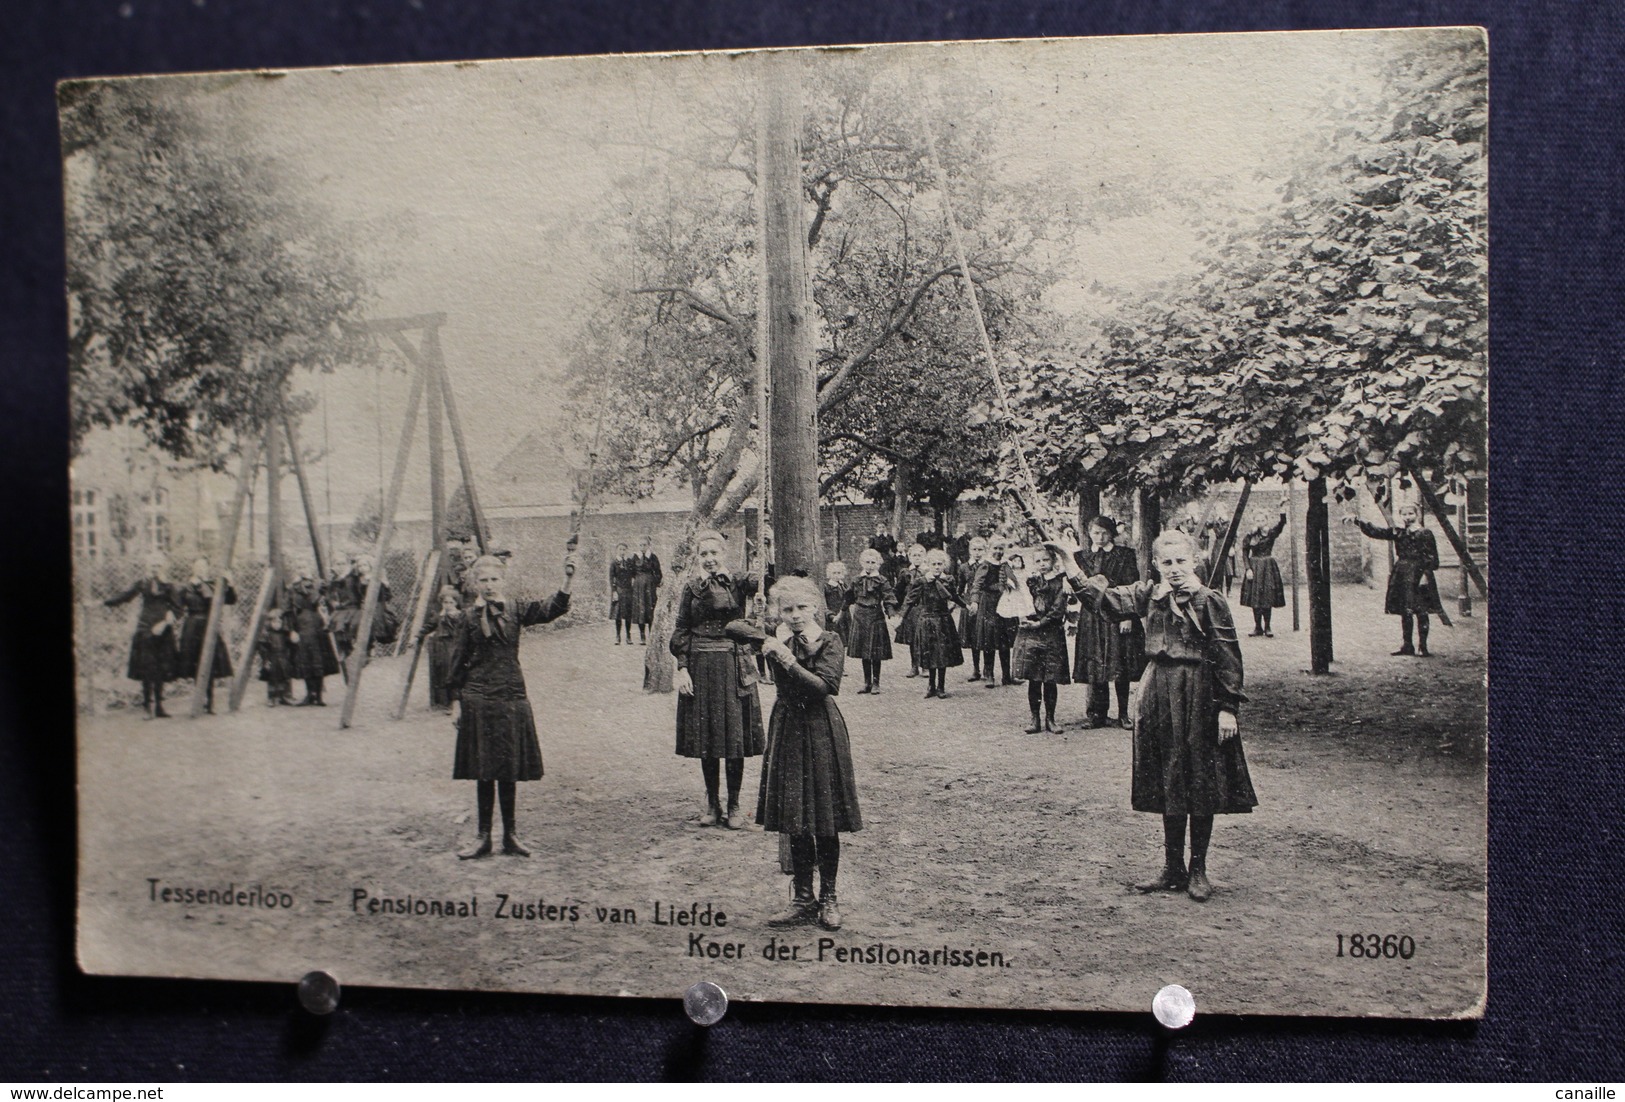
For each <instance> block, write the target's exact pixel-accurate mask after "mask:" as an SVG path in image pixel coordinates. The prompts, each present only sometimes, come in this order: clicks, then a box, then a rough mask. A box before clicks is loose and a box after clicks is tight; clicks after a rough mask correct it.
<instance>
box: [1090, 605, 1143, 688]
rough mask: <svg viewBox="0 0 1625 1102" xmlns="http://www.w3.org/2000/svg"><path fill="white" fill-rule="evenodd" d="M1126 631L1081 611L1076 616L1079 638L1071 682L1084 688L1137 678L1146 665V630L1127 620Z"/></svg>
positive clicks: (1136, 621) (1107, 620) (1113, 623)
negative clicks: (1082, 685)
mask: <svg viewBox="0 0 1625 1102" xmlns="http://www.w3.org/2000/svg"><path fill="white" fill-rule="evenodd" d="M1128 623H1129V624H1130V625H1131V626H1130V629H1129V630H1128V631H1127V632H1124V631H1122V630H1121V629H1120V626H1119V624H1118V621H1116V620H1111V619H1108V618H1106V617H1105V616H1102V615H1100V614H1099V613H1097V612H1090V611H1089V610H1088V609H1084V610H1083V611H1082V612H1080V613H1079V614H1078V639H1077V643H1076V646H1075V650H1074V652H1073V653H1074V655H1075V659H1074V661H1073V664H1072V679H1073V680H1074V681H1077V682H1080V683H1082V684H1085V685H1106V684H1110V683H1113V682H1116V681H1121V680H1122V679H1123V678H1125V677H1126V678H1128V679H1129V680H1133V679H1135V678H1137V677H1139V676H1140V670H1141V668H1142V667H1143V666H1144V665H1145V629H1144V628H1143V627H1141V626H1140V621H1139V620H1137V619H1136V620H1130V621H1128Z"/></svg>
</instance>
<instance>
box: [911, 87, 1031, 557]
mask: <svg viewBox="0 0 1625 1102" xmlns="http://www.w3.org/2000/svg"><path fill="white" fill-rule="evenodd" d="M931 102H932V103H933V104H935V103H936V97H935V96H933V97H932V100H931ZM921 129H922V130H923V131H924V132H925V150H926V157H927V158H928V159H929V160H930V162H931V168H932V170H933V171H934V172H935V173H936V176H937V187H938V190H939V191H941V193H942V211H943V215H944V217H945V218H946V220H947V222H948V236H949V238H950V239H951V240H952V242H953V248H954V263H955V264H956V265H958V267H959V275H960V279H961V281H962V282H963V284H964V287H965V300H966V301H967V302H968V303H969V304H970V308H971V314H972V316H973V317H975V319H976V335H977V336H978V337H980V338H981V342H982V354H983V355H984V356H986V357H987V366H988V374H989V375H990V376H992V379H993V392H994V394H995V395H996V396H997V398H998V401H999V409H1000V410H1001V411H1002V412H1003V413H1004V416H1005V422H1006V424H1007V425H1008V426H1009V428H1008V430H1007V431H1008V432H1009V434H1010V441H1011V444H1012V450H1013V451H1014V452H1015V453H1016V468H1017V470H1018V471H1019V473H1020V475H1021V480H1022V483H1023V487H1022V488H1023V489H1024V490H1025V491H1026V493H1027V494H1028V495H1030V496H1029V497H1028V499H1027V500H1026V501H1022V502H1021V504H1022V506H1023V512H1025V513H1026V514H1027V519H1028V520H1030V521H1032V522H1033V524H1034V525H1036V526H1037V528H1038V530H1039V535H1041V536H1046V537H1047V536H1048V534H1049V533H1048V532H1047V530H1046V529H1047V528H1048V527H1049V524H1050V522H1051V520H1052V518H1050V517H1048V516H1044V517H1040V516H1038V515H1037V512H1036V511H1037V510H1038V509H1039V508H1041V507H1043V511H1044V512H1045V513H1046V514H1047V513H1048V512H1049V510H1048V508H1047V507H1045V506H1044V498H1043V495H1042V494H1040V493H1039V490H1038V481H1037V479H1035V478H1034V477H1033V472H1032V468H1031V467H1030V466H1028V464H1027V451H1026V448H1025V447H1023V445H1022V439H1021V432H1020V430H1019V429H1018V428H1017V426H1016V423H1015V420H1016V418H1015V410H1014V408H1013V407H1012V406H1011V405H1010V395H1009V392H1008V391H1007V390H1006V389H1005V386H1004V376H1003V374H1002V373H1001V372H1000V371H999V360H998V357H997V356H995V355H994V354H993V341H992V340H991V339H990V338H989V337H988V335H987V321H986V319H985V318H984V317H983V316H982V304H981V302H980V301H979V300H978V299H977V296H976V282H975V280H973V279H972V278H971V274H970V265H969V264H968V263H967V262H966V260H965V243H964V241H963V240H962V239H961V237H960V233H959V219H958V218H957V217H956V216H955V214H954V204H953V196H951V195H950V194H949V191H948V173H947V172H946V171H945V170H944V169H943V167H942V162H941V160H939V159H938V157H937V141H936V138H935V136H934V135H933V134H932V131H931V125H930V123H929V122H925V123H924V124H923V125H922V126H921ZM1018 500H1019V499H1018Z"/></svg>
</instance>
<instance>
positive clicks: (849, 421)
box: [58, 27, 1510, 1019]
mask: <svg viewBox="0 0 1625 1102" xmlns="http://www.w3.org/2000/svg"><path fill="white" fill-rule="evenodd" d="M1487 74H1488V44H1487V41H1486V39H1485V36H1484V33H1483V31H1482V30H1480V29H1477V28H1460V27H1457V28H1451V27H1444V28H1427V29H1414V30H1387V31H1381V30H1379V31H1320V32H1294V33H1249V34H1225V35H1187V36H1177V37H1173V36H1159V37H1144V38H1096V39H1034V40H1025V41H985V42H963V43H951V44H950V43H920V44H911V45H885V46H864V47H851V46H845V47H828V48H808V49H782V50H748V51H728V52H714V53H683V54H648V55H617V56H603V57H574V58H551V59H537V60H511V61H481V62H466V63H455V64H434V65H399V66H379V67H362V68H334V69H307V70H288V71H283V70H278V71H249V72H219V73H199V74H192V75H172V76H161V77H135V78H115V79H105V80H94V79H86V80H73V81H68V82H65V83H63V84H61V85H60V86H59V89H58V106H59V114H60V126H61V138H62V151H63V158H64V160H63V175H64V182H65V207H66V216H67V223H66V231H67V288H66V294H67V304H68V309H67V315H68V323H69V334H68V336H69V340H68V349H69V363H68V365H67V367H68V373H69V388H70V397H71V403H72V409H71V433H72V438H71V446H72V456H71V464H70V486H71V495H72V500H71V510H72V518H71V519H72V541H73V542H72V546H73V572H74V607H73V610H72V617H73V625H74V629H73V630H74V649H75V689H76V696H77V722H78V728H77V760H78V800H79V802H78V822H79V854H78V856H79V870H78V876H79V879H78V930H77V952H78V959H79V963H80V966H81V967H82V968H83V969H84V970H85V971H87V972H89V973H92V974H104V975H124V976H155V977H190V978H202V979H235V980H275V981H290V980H292V979H295V978H297V977H298V976H300V975H303V974H305V973H307V972H309V971H311V970H312V969H320V970H325V971H327V972H330V973H332V974H333V975H334V976H335V977H337V978H338V979H339V980H341V981H342V982H343V983H344V984H346V985H360V986H383V987H400V988H434V989H456V990H479V991H518V992H538V993H553V994H569V995H596V996H632V997H640V998H671V997H676V996H678V995H680V994H681V993H682V992H683V991H684V990H685V989H687V988H688V987H689V986H690V985H691V984H694V983H695V982H696V981H709V982H713V983H716V984H718V985H720V986H721V987H722V988H724V989H725V990H726V992H727V994H728V996H729V998H732V999H739V1000H744V1001H769V1002H814V1003H839V1004H865V1005H877V1004H879V1005H902V1006H924V1007H936V1006H944V1007H954V1006H961V1007H982V1008H1015V1009H1039V1010H1044V1009H1067V1010H1112V1011H1128V1010H1135V1011H1142V1010H1143V1009H1144V1008H1145V1007H1146V1006H1148V1005H1149V1004H1150V1001H1151V999H1152V996H1153V995H1155V994H1156V993H1157V992H1158V991H1159V989H1161V988H1163V987H1164V986H1165V985H1168V984H1174V983H1177V984H1181V985H1183V986H1184V987H1186V988H1188V989H1189V991H1190V992H1191V993H1192V994H1193V996H1194V998H1195V999H1196V1001H1197V1003H1198V1004H1199V1005H1200V1006H1201V1007H1202V1008H1203V1010H1204V1012H1212V1013H1218V1014H1268V1015H1319V1016H1326V1015H1333V1016H1380V1017H1396V1018H1432V1019H1441V1018H1478V1017H1481V1016H1482V1015H1483V1013H1484V1007H1485V1000H1486V997H1487V990H1486V907H1487V894H1486V875H1487V868H1486V862H1487V847H1486V816H1487V813H1488V802H1487V799H1486V786H1487V774H1486V762H1487V741H1488V729H1487V708H1486V692H1487V689H1486V685H1487V682H1486V676H1487V668H1488V666H1487V651H1488V628H1487V617H1488V598H1489V592H1488V575H1489V532H1488V509H1487V497H1488V464H1489V457H1488V417H1487V408H1488V405H1487V393H1486V379H1487V372H1488V358H1487V357H1488V347H1489V336H1488V301H1487V298H1488V296H1487V288H1488V267H1487V265H1488V238H1489V227H1488V224H1487V218H1488V210H1489V204H1488V179H1487V172H1486V166H1487V149H1486V135H1487V128H1488V109H1489V107H1488V80H1487ZM1509 546H1510V544H1509Z"/></svg>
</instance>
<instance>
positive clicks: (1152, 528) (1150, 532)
mask: <svg viewBox="0 0 1625 1102" xmlns="http://www.w3.org/2000/svg"><path fill="white" fill-rule="evenodd" d="M1134 528H1135V531H1134V538H1135V540H1137V541H1138V546H1137V547H1135V549H1134V557H1135V559H1136V560H1137V561H1138V563H1139V567H1140V577H1142V578H1149V577H1150V576H1151V544H1152V541H1154V540H1155V539H1156V538H1157V536H1158V535H1159V534H1161V532H1162V499H1161V498H1159V497H1158V496H1157V493H1156V491H1155V490H1147V489H1143V488H1137V489H1136V490H1135V491H1134Z"/></svg>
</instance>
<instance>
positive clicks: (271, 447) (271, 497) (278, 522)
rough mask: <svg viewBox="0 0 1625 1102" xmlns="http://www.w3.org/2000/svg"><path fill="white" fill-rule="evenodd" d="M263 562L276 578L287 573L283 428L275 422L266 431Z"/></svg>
mask: <svg viewBox="0 0 1625 1102" xmlns="http://www.w3.org/2000/svg"><path fill="white" fill-rule="evenodd" d="M265 559H266V561H267V562H269V563H270V564H271V568H272V570H274V571H275V572H276V576H277V577H282V576H284V575H285V574H286V573H287V564H286V563H284V562H283V561H282V426H281V425H279V424H278V423H277V421H276V420H272V421H271V422H270V424H268V425H267V426H266V428H265ZM278 596H280V595H278Z"/></svg>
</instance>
